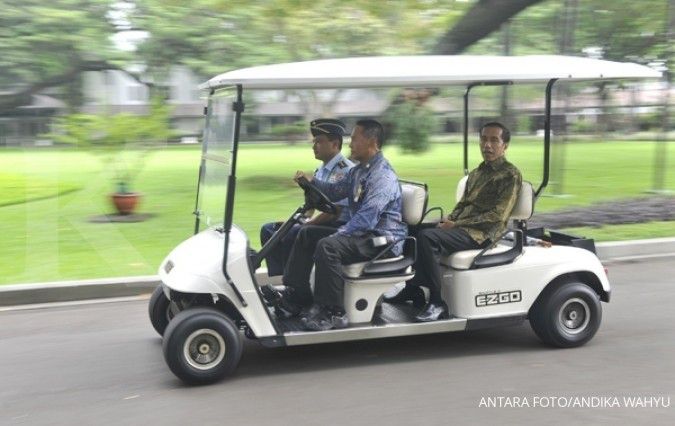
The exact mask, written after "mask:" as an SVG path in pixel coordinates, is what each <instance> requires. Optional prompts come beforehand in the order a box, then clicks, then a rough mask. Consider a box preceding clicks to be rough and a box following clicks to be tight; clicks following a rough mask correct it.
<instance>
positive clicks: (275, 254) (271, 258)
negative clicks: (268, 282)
mask: <svg viewBox="0 0 675 426" xmlns="http://www.w3.org/2000/svg"><path fill="white" fill-rule="evenodd" d="M342 223H343V222H337V221H334V222H330V223H326V224H324V225H323V226H327V227H331V228H333V232H335V228H337V227H338V226H340V225H342ZM282 224H283V222H270V223H266V224H264V225H263V226H262V227H261V228H260V244H261V245H263V246H264V245H265V243H266V242H267V241H269V239H270V238H272V235H274V233H275V232H276V231H277V229H279V227H280V226H281V225H282ZM301 228H302V225H299V224H296V225H293V227H291V229H289V230H288V234H286V235H285V236H284V237H283V238H282V239H281V241H279V242H278V243H277V246H276V247H274V249H273V250H272V251H270V252H269V254H268V255H267V256H266V257H265V261H266V262H267V275H268V276H270V277H273V276H275V275H282V274H283V273H284V267H285V266H286V263H287V262H288V258H289V256H290V254H291V250H292V249H293V243H295V239H296V237H297V236H298V232H300V229H301Z"/></svg>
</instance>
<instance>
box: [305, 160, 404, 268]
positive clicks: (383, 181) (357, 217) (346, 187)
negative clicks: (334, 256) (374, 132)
mask: <svg viewBox="0 0 675 426" xmlns="http://www.w3.org/2000/svg"><path fill="white" fill-rule="evenodd" d="M315 183H316V186H317V187H318V188H319V189H320V190H321V191H323V192H325V193H326V196H328V197H329V198H330V199H331V200H340V199H343V198H345V197H347V198H348V199H349V212H350V214H351V217H350V219H349V221H348V222H347V223H345V224H344V225H342V226H341V227H339V228H338V230H337V233H338V234H342V235H353V236H364V235H378V236H385V237H387V240H388V241H390V242H393V241H395V240H402V239H403V238H405V237H406V235H408V226H407V225H406V223H405V222H403V218H402V215H401V208H402V198H401V186H400V184H399V183H398V177H397V176H396V172H394V169H393V168H392V167H391V165H390V164H389V162H388V161H387V160H386V159H385V158H384V156H383V155H382V153H381V152H378V153H377V154H376V155H375V156H374V157H373V158H371V159H370V161H369V162H368V163H366V164H358V165H357V166H355V167H353V168H352V169H351V170H350V171H349V174H348V176H347V178H346V179H344V180H342V181H340V182H335V183H328V182H322V181H318V182H315ZM402 248H403V243H402V242H401V243H399V244H397V245H396V247H395V248H394V250H393V252H394V254H395V255H398V254H400V253H401V250H402Z"/></svg>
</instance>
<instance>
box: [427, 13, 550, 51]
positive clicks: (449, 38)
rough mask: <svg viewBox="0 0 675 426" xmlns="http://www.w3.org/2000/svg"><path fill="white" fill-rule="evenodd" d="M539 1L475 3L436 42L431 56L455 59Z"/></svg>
mask: <svg viewBox="0 0 675 426" xmlns="http://www.w3.org/2000/svg"><path fill="white" fill-rule="evenodd" d="M541 1H542V0H479V1H477V2H476V3H474V5H473V6H472V7H471V9H469V11H468V12H467V13H466V14H465V15H464V16H462V18H461V19H460V20H459V21H458V22H457V23H456V24H455V25H454V26H453V27H452V28H450V29H449V30H448V31H447V32H446V33H445V34H444V35H443V36H442V37H441V38H440V40H439V41H438V43H437V44H436V48H435V49H434V52H435V53H439V54H443V55H456V54H458V53H461V52H463V51H464V50H465V49H466V48H467V47H469V46H471V45H472V44H474V43H475V42H477V41H479V40H481V39H482V38H484V37H486V36H487V35H489V34H491V33H493V32H494V31H497V30H498V29H499V28H500V27H501V26H502V24H504V23H505V22H507V21H508V20H509V19H510V18H511V17H512V16H515V15H517V14H518V13H520V12H521V11H523V10H524V9H526V8H528V7H530V6H532V5H534V4H537V3H540V2H541Z"/></svg>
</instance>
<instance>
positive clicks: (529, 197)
mask: <svg viewBox="0 0 675 426" xmlns="http://www.w3.org/2000/svg"><path fill="white" fill-rule="evenodd" d="M468 178H469V177H468V176H464V177H463V178H462V179H460V181H459V183H458V184H457V191H456V192H455V200H456V201H457V202H459V200H461V199H462V195H464V190H465V188H466V181H467V179H468ZM533 213H534V188H533V187H532V184H531V183H530V182H528V181H526V180H524V181H523V183H522V185H521V187H520V193H519V194H518V199H517V200H516V205H515V206H513V211H512V212H511V219H513V220H527V219H529V218H530V217H532V214H533Z"/></svg>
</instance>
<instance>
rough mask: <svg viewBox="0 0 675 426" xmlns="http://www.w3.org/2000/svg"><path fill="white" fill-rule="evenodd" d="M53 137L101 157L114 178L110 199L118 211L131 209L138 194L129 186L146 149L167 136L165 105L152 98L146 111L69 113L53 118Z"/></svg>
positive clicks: (134, 205) (137, 200) (168, 134)
mask: <svg viewBox="0 0 675 426" xmlns="http://www.w3.org/2000/svg"><path fill="white" fill-rule="evenodd" d="M55 129H56V131H55V132H54V133H53V134H51V135H50V137H52V138H53V139H54V140H55V141H57V142H61V143H67V144H74V145H78V146H80V147H83V148H87V149H91V151H92V152H94V153H97V154H99V155H100V156H102V158H103V163H104V164H105V165H106V167H109V168H110V170H111V171H112V174H113V179H114V188H115V189H114V192H112V193H111V194H110V199H111V201H112V203H113V205H114V206H115V209H116V211H117V213H118V214H120V215H128V214H131V213H133V212H134V211H135V209H136V207H137V205H138V202H139V199H140V197H141V194H140V193H139V192H137V191H134V190H133V189H132V184H133V180H134V178H135V177H136V176H137V175H138V173H139V172H140V171H141V170H142V168H143V165H144V164H145V162H146V161H147V159H148V155H149V151H150V150H151V149H152V148H154V147H156V146H158V145H159V144H160V143H165V142H166V140H167V138H168V137H169V136H170V133H171V131H170V129H169V107H168V106H167V105H164V104H163V103H162V102H161V101H160V100H157V99H155V100H153V101H152V103H151V107H150V111H149V113H148V114H147V115H135V114H129V113H119V114H113V115H94V114H81V113H78V114H70V115H66V116H63V117H60V118H59V119H58V120H57V123H56V126H55Z"/></svg>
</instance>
